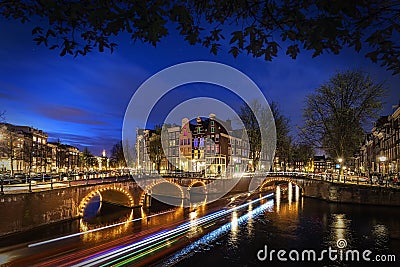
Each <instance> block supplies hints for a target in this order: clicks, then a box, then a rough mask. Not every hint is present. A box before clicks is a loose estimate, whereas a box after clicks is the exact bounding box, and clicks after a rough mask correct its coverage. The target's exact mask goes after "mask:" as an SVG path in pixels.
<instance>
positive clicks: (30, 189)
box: [28, 177, 32, 193]
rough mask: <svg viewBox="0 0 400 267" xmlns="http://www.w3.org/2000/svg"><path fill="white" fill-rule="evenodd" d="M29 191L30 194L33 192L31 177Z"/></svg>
mask: <svg viewBox="0 0 400 267" xmlns="http://www.w3.org/2000/svg"><path fill="white" fill-rule="evenodd" d="M28 191H29V193H31V192H32V180H31V178H30V177H29V187H28Z"/></svg>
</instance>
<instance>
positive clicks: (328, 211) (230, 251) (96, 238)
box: [0, 188, 400, 267]
mask: <svg viewBox="0 0 400 267" xmlns="http://www.w3.org/2000/svg"><path fill="white" fill-rule="evenodd" d="M279 192H281V191H279ZM282 192H283V193H282V195H280V194H275V196H276V198H274V199H271V200H268V201H267V200H265V201H263V202H261V203H262V204H261V205H260V204H259V203H257V205H255V204H254V205H250V206H249V207H248V208H246V209H245V210H242V211H237V212H236V211H234V212H232V213H231V215H230V216H231V217H230V218H229V220H228V223H227V224H226V225H223V226H221V227H219V228H218V229H216V230H214V231H212V232H211V233H208V234H207V235H206V236H204V238H201V239H200V240H198V241H196V242H194V243H193V244H192V245H190V246H188V247H186V248H184V249H182V250H180V251H178V252H176V253H174V254H173V255H171V256H169V257H168V258H166V259H164V260H162V261H161V262H158V263H157V264H156V265H158V266H191V267H196V266H199V267H200V266H229V267H234V266H282V265H283V266H285V265H286V266H311V265H313V266H358V265H360V264H363V265H365V264H367V265H369V266H400V265H399V264H398V263H399V262H400V209H399V208H393V207H380V206H364V205H351V204H330V203H327V202H325V201H321V200H317V199H310V198H301V197H300V196H299V192H298V190H296V189H295V188H293V189H292V190H286V192H285V191H284V190H282ZM289 195H290V196H291V197H289ZM240 204H241V203H236V205H240ZM154 206H155V207H157V208H155V209H153V210H150V211H147V212H148V213H147V214H143V211H140V210H138V209H137V210H131V209H126V208H122V207H117V206H114V205H110V204H107V203H103V204H101V207H100V203H99V200H98V199H96V198H94V199H93V202H92V203H91V204H90V205H89V206H88V207H87V210H86V212H85V214H86V216H85V218H83V219H80V220H72V221H66V222H62V223H56V224H51V225H47V226H45V227H41V228H37V229H34V230H32V231H29V232H25V233H20V234H15V235H11V236H7V237H4V238H1V239H0V248H1V247H8V246H12V245H16V244H20V243H32V242H36V241H38V240H46V239H50V238H55V237H58V236H63V235H67V234H73V233H79V232H86V231H89V230H91V229H95V228H98V227H106V226H107V225H110V224H115V223H117V224H118V223H119V225H118V226H117V227H112V228H109V229H105V230H103V231H98V232H97V231H96V232H93V233H88V234H85V235H82V236H79V237H74V238H73V241H74V242H76V243H80V244H82V245H84V246H87V247H90V246H95V245H97V244H100V243H101V242H104V240H107V239H113V238H116V237H119V236H125V235H129V234H132V233H135V232H136V233H138V232H141V231H145V230H146V229H149V228H151V227H162V225H164V224H167V223H168V222H173V221H176V220H180V219H182V218H185V217H188V214H186V213H185V211H184V210H183V208H174V209H171V207H168V206H164V207H163V206H162V205H161V204H160V203H158V204H157V205H154ZM232 207H234V205H233V206H232ZM227 208H229V207H227ZM204 212H205V211H204ZM159 213H161V215H160V216H155V217H151V215H152V214H153V215H154V214H159ZM198 213H199V214H198V215H199V217H201V216H202V212H201V211H199V212H198ZM96 215H97V216H96ZM146 216H147V219H143V220H140V221H137V222H135V223H132V220H133V219H134V218H138V217H142V218H146ZM124 222H126V223H124ZM338 240H341V242H345V243H346V246H345V247H344V248H343V249H342V250H343V251H344V250H345V249H348V250H354V249H356V250H358V251H360V253H362V252H363V251H364V250H371V251H372V254H371V255H370V256H369V258H372V257H373V256H375V255H383V256H386V257H389V256H390V255H395V257H396V260H397V264H391V263H388V262H386V263H384V264H377V262H369V263H370V264H368V262H364V261H362V259H361V260H360V261H359V262H354V261H346V260H338V259H335V260H330V259H329V258H328V259H327V257H325V258H324V259H323V260H322V261H293V260H290V259H288V260H287V261H286V262H282V261H280V260H279V259H278V258H277V256H276V252H275V254H273V257H272V259H271V260H270V259H269V258H267V259H261V260H260V259H259V258H258V257H257V254H258V253H259V252H260V250H263V251H262V252H261V254H260V255H261V256H264V254H265V248H267V250H266V251H267V252H268V253H269V252H270V251H271V250H275V251H278V250H281V249H283V250H286V251H287V253H289V252H290V251H291V250H297V251H299V252H300V255H301V252H302V251H304V250H314V251H316V254H317V260H318V258H319V256H320V253H321V251H322V250H325V249H326V250H327V249H328V248H329V247H331V248H332V249H338V247H337V246H338ZM343 240H344V241H343ZM293 255H295V254H293ZM285 256H286V258H288V254H286V255H285ZM325 256H326V255H325Z"/></svg>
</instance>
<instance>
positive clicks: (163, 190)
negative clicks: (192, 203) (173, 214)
mask: <svg viewBox="0 0 400 267" xmlns="http://www.w3.org/2000/svg"><path fill="white" fill-rule="evenodd" d="M184 198H185V194H184V192H183V189H182V187H181V186H180V185H179V184H176V183H174V182H170V181H167V180H161V181H157V182H155V183H153V184H151V185H149V186H147V188H146V189H145V190H144V192H143V193H142V196H141V197H140V203H139V205H141V206H142V207H145V208H150V207H151V209H152V211H159V210H164V209H167V208H171V206H173V207H175V206H182V205H183V200H184Z"/></svg>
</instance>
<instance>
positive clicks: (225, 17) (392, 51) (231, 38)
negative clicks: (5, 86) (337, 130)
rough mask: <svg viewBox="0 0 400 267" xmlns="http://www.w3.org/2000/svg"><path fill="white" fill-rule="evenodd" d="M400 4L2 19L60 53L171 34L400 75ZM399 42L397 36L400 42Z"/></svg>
mask: <svg viewBox="0 0 400 267" xmlns="http://www.w3.org/2000/svg"><path fill="white" fill-rule="evenodd" d="M399 13H400V2H399V1H395V0H354V1H349V0H335V1H329V0H320V1H317V0H298V1H289V0H282V1H273V0H269V1H260V0H214V1H206V0H196V1H195V0H186V1H184V0H180V1H179V0H178V1H169V0H153V1H143V0H133V1H128V0H125V1H124V0H119V1H118V0H114V1H107V0H82V1H65V0H37V1H2V3H0V15H1V16H3V17H5V18H10V19H17V20H20V21H22V22H27V21H30V22H31V23H33V24H34V25H35V27H34V28H33V30H32V35H33V37H34V41H35V42H36V43H37V44H38V45H45V46H46V47H49V48H50V49H58V50H59V51H60V55H61V56H64V55H66V54H71V55H74V56H78V55H86V54H87V53H89V52H91V51H92V50H93V48H96V49H98V51H100V52H103V51H104V50H111V51H113V50H114V49H115V47H116V46H117V44H116V43H115V42H114V41H113V40H112V39H113V38H112V37H113V36H117V35H120V34H121V33H127V34H129V35H130V38H131V39H132V40H134V41H137V40H140V41H143V42H145V43H150V44H152V45H153V46H156V45H157V44H158V43H159V42H160V41H161V39H162V38H163V37H165V36H167V35H168V34H169V33H170V31H171V30H176V31H177V32H178V33H179V34H180V35H181V36H183V38H184V40H185V41H187V42H188V43H190V44H192V45H194V44H200V45H203V46H205V47H207V48H208V49H210V51H211V53H213V54H217V53H218V52H219V50H221V47H222V46H223V45H224V46H225V45H226V46H228V47H229V53H230V54H232V55H233V56H234V57H236V56H238V55H239V54H240V53H242V52H245V53H247V54H250V55H253V56H254V57H263V58H264V59H265V60H268V61H271V60H272V59H273V58H274V57H276V56H277V55H278V51H279V50H280V49H284V50H285V52H286V54H287V55H289V56H290V57H291V58H293V59H295V58H296V57H297V55H298V54H299V53H300V50H301V49H304V50H309V51H312V53H313V57H316V56H318V55H320V54H322V53H324V52H328V53H334V54H338V53H339V52H340V51H341V49H342V48H344V47H352V48H354V49H355V50H356V51H360V50H361V49H362V48H363V47H364V48H365V50H363V52H364V51H365V53H366V54H365V56H366V57H367V58H370V59H371V60H372V61H373V62H378V63H380V64H381V65H382V66H384V67H386V68H387V69H388V70H391V71H392V72H393V73H394V74H399V73H400V46H399V44H398V39H399V32H400V16H399ZM396 38H397V39H396Z"/></svg>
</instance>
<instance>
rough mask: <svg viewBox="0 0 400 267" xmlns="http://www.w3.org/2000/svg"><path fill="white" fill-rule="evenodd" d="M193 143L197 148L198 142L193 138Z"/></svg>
mask: <svg viewBox="0 0 400 267" xmlns="http://www.w3.org/2000/svg"><path fill="white" fill-rule="evenodd" d="M193 142H194V144H193V145H194V147H197V146H198V145H199V142H198V140H197V138H195V139H194V141H193Z"/></svg>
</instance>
